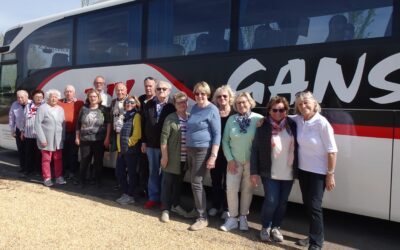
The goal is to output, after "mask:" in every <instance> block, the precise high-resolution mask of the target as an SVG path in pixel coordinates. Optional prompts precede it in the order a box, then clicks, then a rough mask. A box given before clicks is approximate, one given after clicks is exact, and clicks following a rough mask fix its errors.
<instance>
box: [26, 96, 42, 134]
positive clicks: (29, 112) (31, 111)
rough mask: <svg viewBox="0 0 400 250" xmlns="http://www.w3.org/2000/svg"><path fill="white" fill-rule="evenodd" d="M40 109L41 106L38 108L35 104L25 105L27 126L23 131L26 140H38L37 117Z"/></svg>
mask: <svg viewBox="0 0 400 250" xmlns="http://www.w3.org/2000/svg"><path fill="white" fill-rule="evenodd" d="M39 107H40V105H38V106H36V105H35V104H34V103H33V102H31V103H29V104H27V105H25V108H24V116H25V124H24V129H23V130H24V136H25V137H26V138H36V131H35V117H36V112H37V110H38V108H39Z"/></svg>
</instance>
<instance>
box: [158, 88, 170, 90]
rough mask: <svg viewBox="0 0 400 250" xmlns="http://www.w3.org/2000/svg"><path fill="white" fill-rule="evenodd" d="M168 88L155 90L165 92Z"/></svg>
mask: <svg viewBox="0 0 400 250" xmlns="http://www.w3.org/2000/svg"><path fill="white" fill-rule="evenodd" d="M167 89H168V88H157V91H161V90H162V91H167Z"/></svg>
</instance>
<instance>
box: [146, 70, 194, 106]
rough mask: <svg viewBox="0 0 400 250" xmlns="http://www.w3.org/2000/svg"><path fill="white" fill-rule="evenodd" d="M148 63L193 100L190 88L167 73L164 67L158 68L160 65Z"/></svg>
mask: <svg viewBox="0 0 400 250" xmlns="http://www.w3.org/2000/svg"><path fill="white" fill-rule="evenodd" d="M148 65H149V66H150V67H153V68H154V69H156V70H157V71H158V72H160V73H161V74H163V75H164V76H165V77H166V78H167V79H168V80H169V81H170V82H171V83H172V84H173V85H175V87H176V88H177V89H179V90H180V91H183V92H185V93H186V94H187V95H188V96H189V97H190V98H192V99H193V100H194V94H193V92H192V90H191V89H188V88H187V87H186V86H185V85H184V84H183V83H181V82H180V81H178V80H177V79H176V78H175V77H174V76H172V75H171V74H170V73H168V72H167V71H165V70H164V69H162V68H160V67H158V66H156V65H154V64H148Z"/></svg>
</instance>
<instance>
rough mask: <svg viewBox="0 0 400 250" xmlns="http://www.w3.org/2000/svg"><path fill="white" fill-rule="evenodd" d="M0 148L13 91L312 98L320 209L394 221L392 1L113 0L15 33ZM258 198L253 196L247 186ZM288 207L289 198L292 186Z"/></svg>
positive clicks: (398, 127)
mask: <svg viewBox="0 0 400 250" xmlns="http://www.w3.org/2000/svg"><path fill="white" fill-rule="evenodd" d="M0 53H1V67H0V74H1V75H0V146H1V147H5V148H15V141H14V139H13V138H12V137H11V136H10V132H9V129H8V125H7V123H8V116H7V114H8V110H9V107H10V104H11V102H12V101H13V100H14V99H15V91H16V90H17V89H27V90H29V91H30V90H33V89H43V90H47V89H50V88H57V89H59V90H62V89H63V88H64V87H65V86H66V85H67V84H73V85H74V86H75V87H76V89H77V93H78V96H79V97H80V98H81V99H83V98H84V91H85V89H88V88H90V87H92V81H93V78H94V77H95V76H96V75H103V76H105V78H106V80H107V84H108V92H109V93H110V94H111V95H112V94H113V87H114V83H115V82H119V81H123V82H126V83H127V85H128V89H129V92H130V94H131V95H140V94H142V93H143V92H144V91H143V84H142V82H143V79H144V78H145V77H147V76H152V77H155V78H158V79H163V80H167V81H170V82H171V83H172V84H173V86H174V90H183V91H185V92H186V93H188V94H189V96H190V97H192V98H193V95H192V93H191V89H192V87H193V85H194V84H195V83H196V82H198V81H200V80H204V81H207V82H209V83H210V84H211V85H212V86H213V87H214V88H215V87H217V86H219V85H221V84H229V85H230V86H231V87H232V88H233V89H234V90H236V91H244V90H246V91H250V92H252V94H253V97H254V98H255V99H256V101H257V102H258V104H259V105H258V107H259V111H260V112H263V111H264V110H263V109H262V107H265V105H266V103H267V102H268V100H269V98H270V97H271V96H275V95H278V94H279V95H284V96H285V97H287V98H288V100H289V101H290V103H291V104H293V102H294V95H295V93H297V92H298V91H302V90H305V89H308V90H311V91H313V93H314V94H315V96H316V97H317V98H318V100H319V101H320V102H321V104H322V107H323V110H324V115H325V116H326V117H327V118H328V119H329V120H330V122H331V123H332V125H333V127H334V130H335V136H336V140H337V143H338V147H339V154H338V161H337V170H336V180H337V188H336V189H335V191H334V192H329V193H327V194H326V196H325V201H324V206H325V207H327V208H330V209H335V210H340V211H345V212H350V213H355V214H360V215H366V216H371V217H376V218H381V219H385V220H391V221H398V222H399V221H400V70H399V69H400V2H399V1H394V0H336V1H313V0H203V1H198V0H185V1H182V0H148V1H145V0H142V1H140V0H138V1H129V0H119V1H109V2H104V3H100V4H96V5H92V6H89V7H85V8H82V9H77V10H73V11H69V12H65V13H61V14H58V15H53V16H49V17H45V18H42V19H38V20H34V21H31V22H27V23H23V24H21V25H18V26H15V27H13V28H11V29H10V30H8V31H7V33H6V34H5V38H4V44H3V46H2V47H0ZM258 192H259V193H261V192H260V190H258ZM290 200H291V201H295V202H300V192H299V188H298V186H297V185H295V187H294V189H293V191H292V194H291V196H290Z"/></svg>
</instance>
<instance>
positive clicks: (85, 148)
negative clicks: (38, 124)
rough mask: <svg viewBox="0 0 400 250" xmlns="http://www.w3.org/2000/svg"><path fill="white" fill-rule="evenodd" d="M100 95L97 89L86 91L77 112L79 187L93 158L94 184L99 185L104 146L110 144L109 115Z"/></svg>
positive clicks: (81, 185)
mask: <svg viewBox="0 0 400 250" xmlns="http://www.w3.org/2000/svg"><path fill="white" fill-rule="evenodd" d="M101 102H102V101H101V96H100V93H99V92H98V91H97V90H94V89H91V90H89V91H88V92H87V98H86V105H85V106H83V107H82V109H81V111H80V112H79V116H78V120H77V124H76V139H75V143H76V145H78V146H79V150H80V154H81V166H80V173H79V175H80V187H81V188H84V187H85V179H86V172H87V168H88V166H89V164H90V162H91V161H92V158H93V166H94V171H95V179H96V184H97V186H98V187H99V186H100V184H101V183H100V181H101V170H102V168H103V156H104V148H105V147H108V146H109V144H110V131H111V124H110V116H109V112H108V111H107V109H106V107H104V106H103V105H101Z"/></svg>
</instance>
